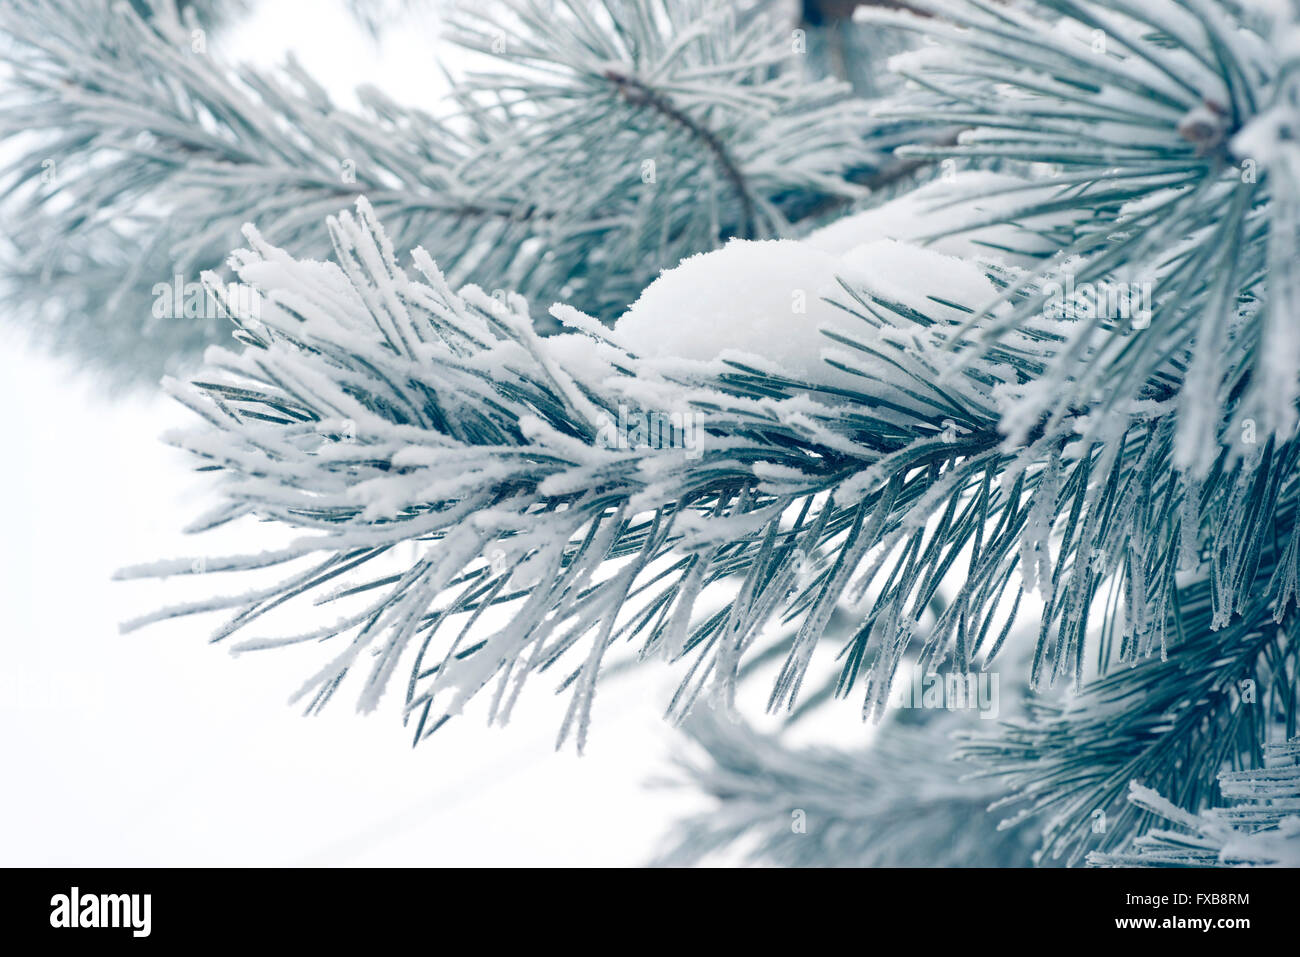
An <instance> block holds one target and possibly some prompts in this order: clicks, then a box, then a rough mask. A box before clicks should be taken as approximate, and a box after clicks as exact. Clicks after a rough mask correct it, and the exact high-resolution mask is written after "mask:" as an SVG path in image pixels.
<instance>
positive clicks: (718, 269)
mask: <svg viewBox="0 0 1300 957" xmlns="http://www.w3.org/2000/svg"><path fill="white" fill-rule="evenodd" d="M845 271H846V267H845V264H844V263H843V261H842V260H841V259H840V258H839V257H837V256H834V255H832V254H830V253H827V252H824V251H822V250H820V249H815V248H813V247H812V246H809V245H807V244H805V243H802V242H797V241H795V240H789V239H773V240H739V239H737V240H732V241H731V242H729V243H728V244H727V245H725V246H723V247H722V248H721V249H715V250H713V251H712V252H708V253H701V254H699V255H696V256H691V257H689V258H687V259H684V260H682V262H681V263H680V264H679V265H678V266H677V267H676V268H674V269H669V270H665V271H664V272H663V273H661V274H660V275H659V278H657V279H656V280H655V281H654V282H652V283H650V285H649V286H647V287H646V288H645V290H644V291H643V292H642V293H641V296H640V298H638V299H637V301H636V302H635V303H633V304H632V306H631V308H630V309H628V311H627V312H626V313H624V314H623V316H622V317H621V318H620V319H619V320H618V322H617V324H616V325H615V326H614V334H615V337H616V338H617V339H618V341H619V342H620V344H621V345H623V346H625V347H626V348H627V349H628V350H629V351H631V352H633V353H635V354H637V355H639V356H642V357H649V358H671V359H675V360H681V359H690V360H697V361H711V360H714V359H716V358H718V357H719V356H721V355H723V354H724V353H735V352H743V353H749V354H753V355H756V356H759V357H762V358H765V359H769V360H771V361H772V362H774V363H776V364H777V365H778V366H779V367H780V368H781V369H783V370H785V371H786V372H787V373H789V374H792V375H794V376H797V377H799V378H802V379H807V380H811V381H814V382H820V383H826V384H834V383H835V382H839V381H843V380H844V379H846V378H852V379H855V380H857V381H856V382H855V383H853V384H854V385H858V384H860V382H861V380H860V379H858V378H857V377H856V376H852V377H850V376H848V375H847V374H846V373H842V372H839V371H838V370H835V369H834V368H832V367H830V366H828V365H827V364H826V363H825V362H823V361H822V353H823V351H824V350H825V349H826V348H827V347H828V346H830V345H831V344H832V343H831V341H830V340H829V339H827V338H826V337H825V336H824V335H822V334H821V333H820V331H819V330H821V329H833V330H835V331H837V332H840V333H843V334H845V335H848V336H852V337H854V338H858V339H861V338H863V337H865V336H869V335H870V334H871V331H872V327H871V326H870V325H869V324H867V323H866V322H864V321H863V320H861V319H859V318H856V317H854V316H852V315H850V314H849V313H848V312H846V311H844V310H843V309H840V308H839V307H837V306H834V305H831V304H830V303H828V302H826V301H824V300H823V298H822V297H823V296H834V295H836V294H837V293H839V296H838V298H840V299H841V300H843V299H847V298H848V297H847V296H846V295H844V294H843V290H842V288H841V287H840V285H839V283H838V282H837V281H836V276H837V275H839V274H842V273H844V272H845Z"/></svg>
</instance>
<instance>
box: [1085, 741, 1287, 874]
mask: <svg viewBox="0 0 1300 957" xmlns="http://www.w3.org/2000/svg"><path fill="white" fill-rule="evenodd" d="M1265 752H1266V754H1265V765H1264V766H1263V767H1254V768H1247V769H1245V770H1241V771H1225V772H1223V773H1222V774H1220V775H1219V786H1220V788H1221V789H1222V791H1223V795H1224V797H1226V798H1229V799H1231V800H1232V802H1233V803H1231V804H1229V805H1227V806H1226V807H1212V808H1209V809H1207V810H1204V811H1202V812H1200V813H1199V814H1191V813H1188V812H1187V811H1184V810H1182V809H1181V808H1179V807H1178V806H1177V805H1175V804H1172V803H1170V802H1169V801H1168V800H1167V799H1166V798H1164V797H1161V795H1160V794H1159V793H1158V792H1157V791H1155V790H1153V789H1151V788H1147V787H1143V786H1141V785H1139V784H1138V783H1137V782H1134V783H1133V786H1132V788H1131V789H1130V791H1129V795H1128V799H1129V800H1130V801H1131V802H1132V803H1133V804H1135V805H1137V806H1138V807H1141V808H1143V809H1144V810H1146V811H1148V812H1150V813H1151V814H1152V815H1153V816H1155V817H1157V818H1159V819H1160V824H1161V827H1159V828H1156V829H1153V830H1150V831H1148V832H1147V833H1145V834H1143V835H1141V836H1139V837H1136V838H1134V839H1133V840H1132V842H1131V843H1130V844H1129V846H1128V847H1126V848H1124V849H1123V850H1121V851H1116V852H1114V853H1110V854H1100V853H1094V854H1091V855H1089V858H1088V860H1089V863H1091V864H1096V865H1101V866H1105V867H1300V738H1292V739H1291V740H1290V741H1286V742H1281V743H1277V744H1270V745H1267V746H1266V747H1265ZM1168 825H1173V829H1170V827H1169V826H1168Z"/></svg>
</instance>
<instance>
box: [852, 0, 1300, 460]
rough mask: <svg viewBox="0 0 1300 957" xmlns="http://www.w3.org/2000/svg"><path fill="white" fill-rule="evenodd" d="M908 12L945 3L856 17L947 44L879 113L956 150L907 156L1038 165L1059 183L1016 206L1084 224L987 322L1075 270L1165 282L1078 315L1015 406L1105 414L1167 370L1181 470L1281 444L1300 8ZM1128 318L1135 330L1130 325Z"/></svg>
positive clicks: (1086, 4) (1080, 276) (906, 68)
mask: <svg viewBox="0 0 1300 957" xmlns="http://www.w3.org/2000/svg"><path fill="white" fill-rule="evenodd" d="M909 6H910V7H912V8H914V9H915V10H918V11H922V12H925V13H929V14H932V16H918V15H916V14H914V13H912V12H908V11H891V10H884V9H880V8H878V7H874V6H865V7H862V8H860V9H859V10H858V11H857V13H856V16H857V18H858V19H859V20H861V21H863V22H867V23H879V24H889V25H892V26H895V27H900V28H906V29H911V30H913V31H916V32H918V33H921V34H924V35H926V36H929V37H932V38H934V39H935V40H937V41H938V43H937V44H935V45H929V46H922V47H921V48H920V49H918V50H917V51H915V52H910V53H904V54H900V55H899V56H898V57H897V58H895V60H894V61H893V63H892V66H893V68H894V69H896V70H899V71H900V72H901V73H902V74H903V75H904V76H906V77H908V78H910V79H911V80H913V81H914V83H915V84H916V87H917V89H916V91H915V93H914V94H913V95H911V96H908V95H906V94H905V95H903V96H901V97H900V98H899V99H898V100H897V101H896V102H895V103H893V104H891V105H889V106H887V107H883V108H881V109H880V110H879V114H880V115H881V116H885V117H893V118H898V119H908V120H911V121H913V122H917V123H925V122H930V123H934V124H942V125H944V126H948V125H951V124H954V123H958V124H961V125H963V126H964V127H965V130H964V132H963V133H962V134H961V136H960V139H959V142H958V143H957V144H956V145H954V146H951V147H936V146H926V145H918V146H913V147H908V148H906V149H904V150H901V151H900V153H901V154H911V155H923V156H926V157H929V158H932V159H935V160H937V161H940V162H942V163H945V164H949V165H950V166H952V167H953V168H959V167H960V166H962V165H965V164H968V163H980V162H985V163H987V162H994V163H1000V164H1006V163H1013V164H1019V165H1024V164H1033V165H1034V166H1035V167H1036V168H1038V169H1039V170H1040V171H1041V172H1045V173H1046V174H1047V175H1048V176H1049V177H1050V179H1049V180H1048V181H1050V182H1051V183H1053V184H1055V185H1057V186H1058V187H1059V188H1058V189H1057V190H1056V191H1055V192H1054V193H1053V194H1052V195H1051V196H1050V197H1048V198H1033V197H1028V196H1026V197H1024V202H1022V203H1020V204H1018V205H1017V206H1016V208H1014V209H1013V210H1010V211H1008V212H1007V213H1005V214H1004V216H1005V218H1008V219H1013V220H1014V219H1019V218H1023V217H1026V216H1033V215H1038V214H1043V213H1046V212H1052V211H1061V210H1075V211H1078V212H1080V213H1084V214H1087V215H1088V216H1090V217H1091V218H1092V222H1091V223H1088V224H1086V225H1085V226H1082V227H1081V228H1080V229H1079V231H1078V235H1077V236H1076V237H1075V238H1074V239H1073V241H1072V242H1071V243H1070V244H1069V245H1067V246H1066V247H1065V249H1064V250H1063V252H1062V254H1061V256H1059V257H1058V258H1057V259H1054V260H1052V261H1050V262H1048V263H1045V264H1044V267H1043V274H1044V275H1043V276H1042V277H1041V278H1042V280H1043V281H1042V282H1039V283H1037V292H1036V294H1035V295H1032V296H1029V297H1027V298H1026V299H1025V300H1024V301H1023V302H1022V303H1021V304H1020V306H1019V308H1018V309H1016V310H1014V311H1012V312H1009V313H1007V314H1006V315H1004V316H1003V317H1002V318H1001V319H1000V321H999V322H997V323H992V324H988V325H987V326H985V329H984V337H985V338H986V339H987V340H990V341H996V337H997V336H998V335H1000V334H1001V333H1002V332H1003V331H1005V330H1009V329H1014V328H1015V327H1016V326H1017V325H1018V324H1019V323H1020V322H1021V321H1023V318H1024V317H1025V316H1027V315H1031V314H1034V313H1037V312H1041V311H1042V310H1043V309H1044V308H1045V307H1046V306H1048V305H1049V304H1050V300H1051V298H1052V296H1053V295H1054V294H1056V295H1058V296H1059V293H1056V292H1055V290H1056V289H1057V288H1059V285H1060V284H1061V283H1063V282H1068V283H1069V284H1070V285H1071V286H1072V287H1084V286H1088V285H1093V284H1102V285H1106V284H1111V285H1114V284H1133V283H1137V284H1143V283H1145V284H1147V286H1148V287H1149V288H1151V290H1152V296H1151V298H1152V300H1153V301H1152V302H1151V303H1150V308H1149V309H1146V310H1140V311H1139V310H1134V314H1133V315H1123V316H1115V315H1112V314H1110V313H1108V312H1107V311H1106V310H1104V309H1103V310H1092V311H1090V312H1084V313H1082V314H1081V315H1080V317H1079V318H1080V319H1081V321H1080V322H1078V323H1077V324H1076V328H1075V330H1074V331H1073V332H1072V334H1071V344H1070V346H1069V348H1066V349H1063V350H1061V352H1060V354H1059V355H1058V356H1057V357H1056V359H1055V360H1054V363H1053V369H1052V372H1051V374H1050V375H1049V376H1048V377H1046V379H1045V380H1044V383H1043V387H1034V388H1030V389H1026V390H1024V391H1022V392H1020V393H1018V394H1016V395H1015V396H1014V403H1015V405H1016V407H1017V409H1016V415H1017V416H1018V417H1019V419H1020V420H1021V421H1023V422H1032V421H1036V420H1037V418H1038V417H1039V416H1040V415H1041V416H1050V417H1051V418H1052V419H1053V420H1060V419H1061V418H1063V417H1065V416H1068V415H1071V414H1074V412H1075V410H1077V409H1079V408H1081V407H1088V408H1091V409H1095V410H1096V411H1097V413H1098V415H1097V418H1096V421H1097V423H1098V427H1101V426H1100V423H1103V422H1105V421H1106V416H1107V414H1108V413H1109V412H1111V411H1112V410H1115V409H1117V408H1121V407H1122V406H1123V405H1124V404H1125V403H1126V402H1130V401H1132V400H1134V399H1137V398H1139V397H1141V396H1142V394H1143V392H1144V390H1146V389H1147V388H1148V384H1149V382H1150V381H1151V379H1152V378H1153V377H1160V376H1167V375H1173V376H1176V377H1177V378H1179V379H1182V378H1184V377H1186V378H1187V380H1188V387H1187V388H1185V389H1183V390H1181V394H1180V397H1179V400H1178V401H1179V406H1180V410H1179V411H1180V414H1179V419H1178V421H1179V425H1178V430H1177V437H1176V454H1175V457H1174V462H1175V464H1176V465H1177V466H1178V467H1179V468H1181V469H1185V470H1187V471H1189V472H1191V473H1193V474H1196V475H1204V474H1206V473H1208V472H1209V470H1210V469H1211V468H1212V467H1213V465H1214V462H1215V460H1216V458H1217V456H1218V452H1219V448H1220V446H1221V445H1222V444H1223V443H1225V442H1229V443H1230V442H1231V441H1232V437H1233V434H1234V433H1237V432H1240V431H1241V430H1242V429H1250V430H1252V431H1258V432H1259V434H1260V435H1261V436H1267V435H1271V434H1274V433H1276V434H1278V435H1279V436H1280V437H1283V438H1286V437H1289V436H1290V435H1291V434H1292V433H1293V432H1294V430H1295V426H1296V422H1297V413H1296V401H1297V398H1300V379H1298V378H1297V376H1296V368H1297V367H1298V366H1300V335H1298V334H1297V333H1296V331H1295V328H1294V321H1293V317H1294V316H1295V315H1296V314H1297V312H1300V293H1298V292H1297V289H1296V284H1295V281H1294V273H1295V270H1294V268H1293V266H1294V260H1295V258H1296V231H1297V228H1298V227H1300V218H1297V202H1300V176H1298V175H1297V173H1298V171H1300V142H1298V141H1297V140H1296V139H1295V137H1294V135H1292V134H1291V132H1290V131H1292V130H1294V129H1295V127H1296V124H1297V122H1300V108H1298V107H1297V103H1298V102H1300V97H1298V96H1297V85H1296V84H1297V68H1298V67H1300V59H1298V58H1297V50H1298V49H1300V44H1298V43H1297V40H1296V37H1297V31H1298V29H1300V28H1298V27H1297V14H1296V12H1295V10H1294V7H1293V6H1292V5H1288V4H1286V3H1279V4H1262V5H1260V4H1253V3H1252V4H1243V5H1241V6H1240V7H1238V6H1236V5H1227V4H1220V3H1216V2H1213V0H1185V2H1175V0H1142V2H1140V3H1138V2H1131V0H1028V2H1026V3H1021V4H1016V5H1015V10H1014V11H1012V10H1009V9H1006V8H1004V7H1003V6H1002V5H1000V4H994V3H986V2H980V0H919V2H918V3H915V4H909ZM1017 189H1020V188H1013V189H1012V190H1009V191H1008V192H1009V193H1010V194H1011V195H1013V196H1014V195H1015V194H1016V192H1017ZM1051 281H1055V282H1056V286H1055V287H1054V286H1052V285H1051ZM1080 305H1082V303H1080ZM1128 329H1140V330H1141V335H1140V336H1136V337H1131V336H1126V335H1117V334H1116V332H1117V331H1119V332H1123V331H1125V330H1128ZM1049 384H1050V387H1047V386H1048V385H1049ZM1229 411H1230V414H1228V413H1229Z"/></svg>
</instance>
